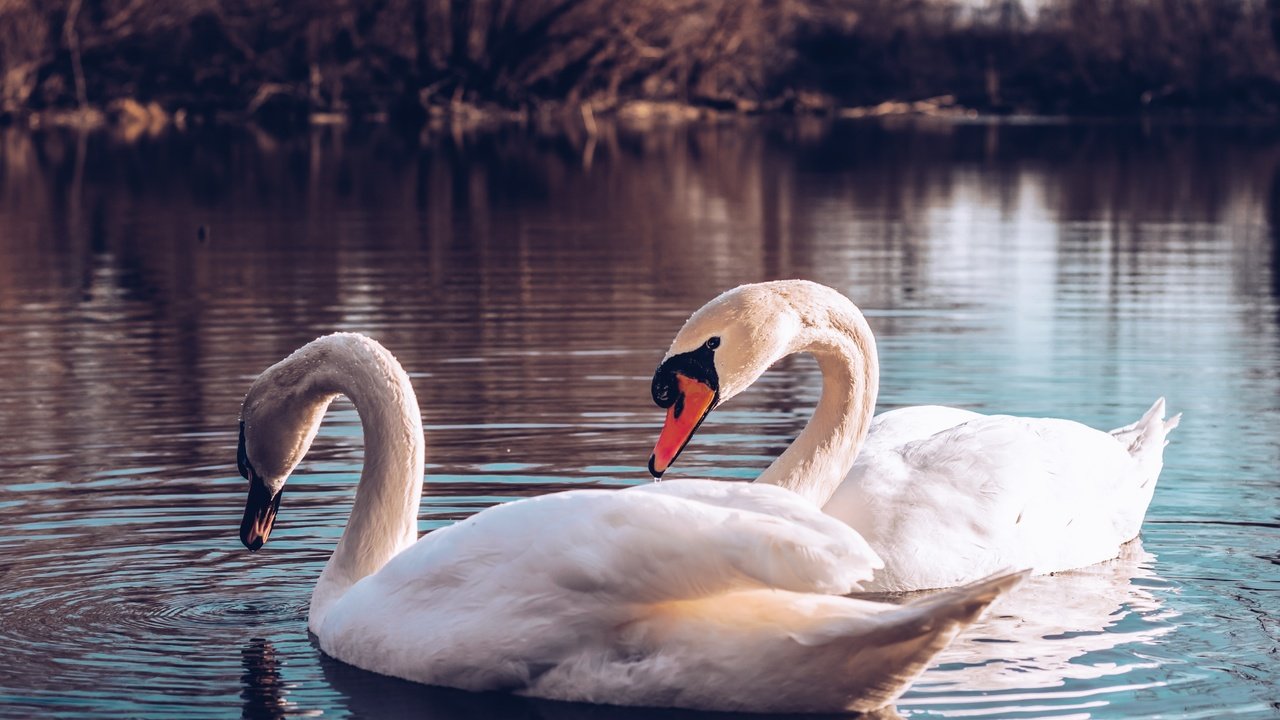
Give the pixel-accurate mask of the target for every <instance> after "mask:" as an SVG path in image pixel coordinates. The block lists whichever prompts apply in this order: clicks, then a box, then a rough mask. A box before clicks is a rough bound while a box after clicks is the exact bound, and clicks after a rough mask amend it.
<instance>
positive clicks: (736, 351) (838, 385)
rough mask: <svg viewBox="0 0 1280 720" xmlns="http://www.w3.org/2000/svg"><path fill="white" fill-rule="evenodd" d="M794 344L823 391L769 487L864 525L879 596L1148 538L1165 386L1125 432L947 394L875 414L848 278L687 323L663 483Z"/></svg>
mask: <svg viewBox="0 0 1280 720" xmlns="http://www.w3.org/2000/svg"><path fill="white" fill-rule="evenodd" d="M794 353H808V354H811V355H813V356H814V357H815V358H816V359H817V361H818V367H819V369H820V370H821V373H822V396H821V399H820V400H819V401H818V405H817V408H816V409H815V410H814V413H813V417H812V418H811V419H810V421H809V423H808V424H807V425H806V426H805V428H804V430H803V431H802V432H801V433H800V434H799V436H798V437H796V439H795V440H794V441H793V442H792V443H791V444H790V446H789V447H787V449H786V450H785V451H784V452H783V453H782V455H780V456H779V457H778V458H777V459H776V460H774V462H773V463H772V464H771V465H770V466H769V467H768V468H766V469H765V470H764V472H763V473H761V474H760V476H759V477H758V478H757V479H756V480H755V483H754V484H757V485H776V486H780V487H783V488H787V489H788V490H791V491H793V492H794V493H796V494H798V495H799V496H801V497H803V498H805V499H806V500H807V501H809V502H810V503H812V504H814V505H816V506H819V507H821V508H822V509H823V510H824V512H826V513H827V514H829V515H831V516H833V517H836V518H838V519H840V520H842V521H844V522H845V523H846V524H848V525H849V526H850V527H852V528H853V529H855V530H857V531H858V533H859V534H861V535H862V536H863V537H864V538H865V539H866V540H867V542H868V543H869V544H870V545H871V547H872V549H873V550H875V552H876V553H877V554H878V555H879V556H880V557H881V559H883V561H884V563H885V567H884V569H883V570H882V571H880V572H878V573H876V576H875V578H874V579H873V580H872V581H870V582H869V583H867V584H866V588H867V589H868V590H874V591H877V592H906V591H915V590H924V589H930V588H945V587H953V586H957V585H962V584H964V583H967V582H972V581H974V580H976V579H978V578H981V577H983V576H985V575H987V574H989V573H990V572H993V571H995V570H996V569H998V568H1001V567H1010V566H1011V567H1026V568H1030V569H1031V570H1032V571H1033V573H1035V574H1045V573H1052V572H1057V571H1062V570H1069V569H1074V568H1080V567H1085V566H1088V565H1092V564H1094V563H1098V562H1102V561H1104V560H1108V559H1110V558H1114V557H1116V556H1117V555H1118V554H1119V553H1120V549H1121V546H1122V545H1123V544H1124V543H1126V542H1128V541H1130V540H1132V539H1133V538H1135V537H1137V535H1138V532H1139V529H1140V528H1141V525H1142V520H1143V517H1144V516H1145V514H1146V510H1147V506H1148V505H1149V504H1150V502H1151V498H1152V495H1153V493H1154V491H1155V487H1156V481H1157V478H1158V477H1159V474H1160V470H1161V468H1162V467H1163V454H1164V447H1165V445H1166V439H1165V438H1166V435H1167V434H1168V433H1169V432H1170V431H1171V430H1172V429H1173V428H1175V427H1177V425H1178V422H1179V419H1180V418H1181V415H1175V416H1174V417H1172V418H1170V419H1168V420H1166V419H1164V414H1165V401H1164V398H1160V399H1159V400H1157V401H1156V402H1155V404H1154V405H1152V406H1151V408H1150V409H1149V410H1148V411H1147V412H1146V413H1145V414H1144V415H1143V416H1142V417H1141V418H1140V419H1139V420H1138V421H1137V422H1135V423H1133V424H1131V425H1127V426H1125V427H1122V428H1118V429H1115V430H1112V431H1110V432H1103V431H1101V430H1096V429H1093V428H1090V427H1087V426H1085V425H1082V424H1080V423H1077V422H1072V421H1069V420H1062V419H1055V418H1025V417H1014V416H1010V415H983V414H980V413H976V412H972V411H969V410H963V409H959V408H952V407H942V406H937V405H927V406H917V407H906V408H901V409H897V410H893V411H890V412H886V413H883V414H881V415H879V416H875V415H874V412H875V405H876V396H877V393H878V391H879V382H880V374H879V373H880V369H879V359H878V357H877V354H876V343H875V337H874V335H873V334H872V332H871V327H870V325H869V324H868V323H867V320H866V318H865V317H864V316H863V314H862V312H861V311H860V310H859V309H858V307H857V306H856V305H854V303H853V302H852V301H851V300H849V299H848V298H847V297H845V296H844V295H842V294H841V293H840V292H838V291H836V290H834V289H832V288H829V287H826V286H824V285H820V284H818V283H814V282H810V281H807V280H780V281H773V282H764V283H754V284H748V285H742V286H739V287H737V288H734V289H732V290H728V291H726V292H724V293H722V294H721V295H719V296H718V297H716V298H715V299H713V300H711V301H710V302H708V303H707V304H706V305H705V306H703V307H702V308H701V309H699V310H698V311H697V312H695V313H694V314H693V315H692V316H691V317H690V318H689V319H688V321H687V322H685V324H684V326H683V327H682V328H681V329H680V331H679V332H678V333H677V335H676V337H675V339H674V341H673V342H672V344H671V347H670V349H669V350H668V352H667V353H666V355H665V356H664V357H663V359H662V362H661V364H660V365H659V366H658V369H657V370H656V372H655V373H654V376H653V382H652V386H651V390H652V395H653V400H654V402H655V403H656V404H657V405H658V406H659V407H661V408H665V409H666V410H667V413H666V419H665V421H664V424H663V428H662V430H661V433H660V435H659V438H658V441H657V443H656V444H655V446H654V450H653V453H652V455H651V456H650V458H649V471H650V473H651V474H652V475H653V476H654V477H655V478H657V479H661V478H662V477H663V475H664V473H665V472H666V471H667V470H668V469H669V468H670V466H671V465H672V463H673V462H674V461H675V459H676V458H677V457H678V456H679V454H680V452H681V451H682V450H683V449H684V447H685V446H686V445H687V444H688V442H689V440H690V439H691V438H692V437H693V435H694V433H696V432H697V429H698V427H699V426H700V425H701V424H702V422H703V420H705V419H706V417H707V415H708V414H709V413H710V412H711V411H712V410H713V409H714V408H716V407H718V406H719V405H721V404H722V403H724V402H726V401H728V400H729V399H731V398H733V397H735V396H736V395H738V394H739V393H741V392H742V391H743V390H745V389H746V388H747V387H748V386H750V385H751V384H752V383H753V382H755V381H756V380H757V379H758V378H759V377H760V376H761V375H762V374H763V373H764V372H765V371H766V370H767V369H768V368H769V367H770V366H771V365H773V364H774V363H775V362H777V361H778V360H780V359H782V358H783V357H786V356H788V355H791V354H794Z"/></svg>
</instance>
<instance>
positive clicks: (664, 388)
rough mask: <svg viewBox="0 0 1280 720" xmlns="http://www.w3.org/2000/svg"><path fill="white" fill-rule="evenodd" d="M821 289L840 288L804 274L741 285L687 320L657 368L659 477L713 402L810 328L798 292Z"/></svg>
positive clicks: (652, 464) (653, 460) (653, 463)
mask: <svg viewBox="0 0 1280 720" xmlns="http://www.w3.org/2000/svg"><path fill="white" fill-rule="evenodd" d="M818 289H820V290H821V291H825V292H826V293H831V294H835V295H839V293H836V292H835V291H834V290H831V289H830V288H826V287H823V286H821V285H817V284H815V283H811V282H808V281H804V280H784V281H777V282H767V283H756V284H752V285H742V286H739V287H736V288H734V289H732V290H729V291H727V292H725V293H723V294H721V295H720V296H719V297H717V298H715V299H714V300H712V301H711V302H709V303H707V304H706V305H704V306H703V307H702V308H701V309H699V310H698V311H697V312H695V313H694V314H693V315H692V316H691V317H690V318H689V319H688V320H687V321H686V322H685V324H684V327H682V328H680V332H679V333H677V334H676V337H675V340H674V341H672V343H671V349H670V350H668V351H667V354H666V356H665V357H663V359H662V364H661V365H659V366H658V370H657V372H655V373H654V375H653V386H652V392H653V401H654V403H656V404H657V405H658V406H659V407H662V408H666V409H667V418H666V422H665V423H664V424H663V427H662V434H661V435H660V436H659V438H658V442H657V444H656V445H655V446H654V448H653V455H651V456H650V457H649V473H650V474H652V475H653V476H654V477H655V478H661V477H662V474H663V473H664V472H666V470H667V468H668V467H670V466H671V464H672V463H673V462H675V459H676V457H678V456H679V455H680V452H681V451H682V450H684V447H685V445H687V444H688V442H689V440H690V438H692V437H693V434H694V433H695V432H696V431H697V430H698V427H699V426H700V425H701V424H702V421H703V420H704V419H705V418H706V416H707V415H708V414H709V413H710V412H711V411H712V410H713V409H714V408H715V407H717V406H718V405H719V404H720V403H723V402H725V401H726V400H729V399H730V398H732V397H733V396H735V395H737V394H738V393H740V392H742V391H743V390H745V389H746V388H747V387H749V386H750V385H751V383H753V382H755V381H756V380H757V379H758V378H759V377H760V375H761V374H763V373H764V371H765V370H768V369H769V366H770V365H773V363H775V362H777V361H778V360H779V359H781V358H782V357H784V356H786V355H788V354H790V353H791V352H793V351H794V350H795V348H796V346H797V343H798V342H799V340H800V338H801V336H802V335H803V334H804V332H805V328H806V318H805V315H804V313H803V312H802V308H803V307H804V306H803V305H802V304H801V303H798V302H797V299H796V297H795V296H796V293H797V292H806V293H813V292H816V291H818ZM840 297H842V298H843V296H840ZM845 302H848V300H845Z"/></svg>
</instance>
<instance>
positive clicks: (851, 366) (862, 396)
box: [758, 308, 880, 506]
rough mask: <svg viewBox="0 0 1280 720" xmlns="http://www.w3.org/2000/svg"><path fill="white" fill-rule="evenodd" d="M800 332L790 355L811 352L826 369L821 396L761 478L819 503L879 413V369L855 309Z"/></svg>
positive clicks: (842, 474) (842, 475)
mask: <svg viewBox="0 0 1280 720" xmlns="http://www.w3.org/2000/svg"><path fill="white" fill-rule="evenodd" d="M831 316H832V320H831V322H829V323H823V324H821V325H818V326H817V328H816V329H814V330H812V331H810V332H807V333H804V334H802V335H801V336H800V337H799V338H798V339H797V342H796V343H795V345H794V346H793V347H792V348H791V350H790V352H789V353H787V354H794V353H801V352H807V353H810V354H811V355H813V356H814V357H815V358H816V359H817V361H818V367H819V369H820V370H821V372H822V397H821V399H820V400H819V401H818V407H817V408H816V409H815V410H814V413H813V417H811V418H810V419H809V422H808V424H807V425H805V428H804V430H803V431H801V433H800V435H799V436H798V437H796V439H795V441H794V442H792V443H791V446H790V447H788V448H787V450H786V452H784V453H783V454H782V455H781V456H780V457H779V458H778V459H777V460H775V461H774V463H773V464H772V465H770V466H769V467H768V468H767V469H766V470H765V471H764V473H763V474H762V475H761V476H760V477H759V479H758V482H764V483H770V484H773V485H781V486H782V487H785V488H788V489H790V490H792V491H793V492H796V493H798V494H800V495H802V496H804V497H805V498H806V499H808V500H809V501H811V502H813V503H816V504H817V505H819V506H822V505H825V504H826V502H827V501H828V500H830V499H831V496H832V495H833V494H834V493H835V491H836V488H838V487H839V486H840V483H841V482H843V481H844V478H845V476H846V475H848V474H849V470H851V469H852V468H853V462H854V460H855V459H856V458H857V455H858V450H859V449H860V448H861V447H862V443H863V441H864V440H865V439H866V437H867V431H868V430H869V429H870V426H871V419H872V416H873V415H874V413H875V405H876V395H877V393H878V392H879V385H880V368H879V361H878V359H877V356H876V346H875V337H874V336H873V335H872V333H871V328H870V326H869V325H867V321H866V319H865V318H864V317H863V316H862V313H861V312H858V311H857V309H856V308H854V309H853V310H852V312H844V313H832V314H831Z"/></svg>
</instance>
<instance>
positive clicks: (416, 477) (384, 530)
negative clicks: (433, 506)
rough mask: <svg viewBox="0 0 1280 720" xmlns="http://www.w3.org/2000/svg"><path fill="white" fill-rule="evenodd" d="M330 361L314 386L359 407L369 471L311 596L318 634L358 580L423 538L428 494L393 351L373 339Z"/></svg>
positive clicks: (415, 420) (417, 432) (414, 416)
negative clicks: (422, 511) (422, 507)
mask: <svg viewBox="0 0 1280 720" xmlns="http://www.w3.org/2000/svg"><path fill="white" fill-rule="evenodd" d="M361 340H362V339H361ZM330 359H331V367H330V368H327V369H326V371H325V372H324V373H323V377H322V378H321V379H320V380H319V381H318V382H317V383H316V386H315V387H316V388H317V391H319V392H325V393H327V394H329V395H330V396H331V397H332V396H335V395H339V394H341V395H346V396H347V397H348V398H350V399H351V402H352V403H353V404H354V405H355V406H356V412H358V413H359V415H360V424H361V426H362V428H363V432H364V444H365V452H364V468H363V470H362V471H361V473H360V483H359V485H358V486H357V487H356V497H355V502H354V503H353V505H352V508H351V515H350V517H349V518H348V519H347V526H346V529H345V530H343V532H342V538H341V539H339V540H338V546H337V548H336V549H334V551H333V556H332V557H330V558H329V562H328V564H326V565H325V568H324V571H323V572H322V573H321V574H320V579H319V580H318V581H317V582H316V588H315V591H314V592H313V593H312V595H311V609H310V615H309V618H308V625H309V627H310V628H311V630H312V632H315V631H316V630H317V629H318V628H319V627H320V624H321V623H322V622H323V620H324V616H325V613H326V612H327V611H328V609H329V607H330V606H331V605H332V603H333V602H334V601H335V600H337V599H338V598H340V597H342V595H343V594H344V593H345V592H346V591H347V590H348V589H350V587H351V586H352V585H354V584H355V583H356V582H357V581H359V580H360V579H361V578H363V577H365V576H367V575H371V574H373V573H375V572H377V571H378V570H379V569H381V568H382V566H383V565H385V564H386V563H387V561H388V560H390V559H391V558H393V557H395V556H396V555H397V554H399V553H400V552H401V551H402V550H404V549H405V548H407V547H408V546H410V545H412V544H413V543H414V541H416V540H417V537H418V503H419V501H420V499H421V497H422V477H423V456H424V448H423V445H424V440H423V435H422V417H421V415H420V414H419V410H418V400H417V397H416V396H415V395H414V392H413V386H412V385H411V384H410V383H409V376H408V375H407V374H406V373H405V371H404V369H403V368H401V367H400V364H399V363H398V362H397V361H396V360H395V358H394V357H392V356H391V354H390V353H389V352H387V351H386V350H385V349H383V348H382V347H381V346H377V345H375V344H373V343H371V342H360V341H353V342H350V343H347V344H346V351H344V352H340V353H334V354H333V355H331V356H330ZM330 399H331V398H330Z"/></svg>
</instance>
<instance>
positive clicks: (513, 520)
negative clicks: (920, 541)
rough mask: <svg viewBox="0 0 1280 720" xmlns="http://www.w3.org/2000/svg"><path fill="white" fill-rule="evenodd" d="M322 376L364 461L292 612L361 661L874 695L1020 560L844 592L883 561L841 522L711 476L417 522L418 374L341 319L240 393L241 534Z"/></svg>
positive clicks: (752, 691)
mask: <svg viewBox="0 0 1280 720" xmlns="http://www.w3.org/2000/svg"><path fill="white" fill-rule="evenodd" d="M338 395H346V396H347V397H348V398H350V399H351V401H352V402H353V403H354V405H355V407H356V410H357V412H358V413H359V416H360V420H361V424H362V426H363V432H364V438H365V444H366V451H365V463H364V468H363V470H362V472H361V476H360V482H359V484H358V486H357V488H356V493H355V501H354V504H353V506H352V509H351V514H350V517H349V519H348V521H347V525H346V528H345V529H344V531H343V533H342V535H341V537H340V539H339V540H338V543H337V547H336V549H335V550H334V552H333V555H332V556H331V557H330V558H329V561H328V563H327V564H326V565H325V567H324V569H323V571H322V572H321V573H320V577H319V579H318V580H317V582H316V586H315V589H314V591H313V593H312V596H311V604H310V609H309V615H308V620H307V624H308V628H309V629H310V631H311V632H312V633H314V634H315V636H316V638H317V639H318V642H319V645H320V648H321V650H323V651H324V652H325V653H326V654H328V655H329V656H331V657H333V658H336V659H337V660H340V661H343V662H345V663H348V664H350V665H354V666H356V667H359V668H362V669H365V670H370V671H373V672H375V673H381V674H383V675H390V676H395V677H399V678H403V679H406V680H411V681H415V682H419V683H425V684H429V685H439V686H447V687H453V688H460V689H463V690H471V691H507V692H512V693H516V694H520V695H526V696H531V697H538V698H549V699H555V700H572V701H584V702H594V703H606V704H614V705H647V706H664V707H683V708H693V709H703V710H747V711H756V712H766V711H789V712H790V711H824V712H825V711H831V710H845V709H852V710H873V709H876V708H880V707H883V706H885V705H887V704H888V703H890V702H892V701H893V700H894V699H895V698H897V697H898V696H899V695H900V694H901V693H902V692H903V691H904V690H905V689H906V687H907V686H908V685H909V683H910V682H911V680H912V679H913V678H914V677H915V676H917V675H918V674H919V673H920V672H922V671H923V670H924V668H925V667H926V666H927V665H928V664H929V660H930V658H932V657H933V656H934V655H935V654H936V653H937V652H939V651H940V650H942V649H943V648H944V647H945V646H946V645H947V644H948V643H949V642H950V641H951V639H952V638H953V637H954V636H955V635H956V633H957V632H959V631H960V630H961V629H962V628H963V627H965V626H966V625H968V624H970V623H972V622H973V621H974V620H975V619H976V618H977V617H978V616H979V614H980V613H981V612H982V610H983V609H984V608H985V607H986V606H987V605H988V604H989V603H990V602H991V601H993V600H994V599H995V598H996V597H997V596H999V595H1001V594H1002V593H1004V592H1005V591H1006V590H1008V589H1009V588H1010V587H1012V586H1013V585H1015V584H1017V582H1019V581H1020V580H1021V579H1022V577H1023V576H1024V575H1025V573H1006V574H1002V575H998V576H995V577H991V578H987V579H985V580H983V581H981V582H978V583H976V584H973V585H970V586H967V587H965V588H958V589H956V590H953V591H951V592H948V593H944V594H940V595H936V596H930V597H927V598H923V599H920V600H917V601H915V602H911V603H909V604H907V605H889V604H881V603H875V602H870V601H865V600H858V599H854V598H846V597H841V595H843V594H846V593H849V592H850V591H853V590H855V589H856V588H857V587H858V585H859V583H862V582H864V581H866V580H867V579H869V578H870V577H871V575H872V572H873V571H874V570H875V569H876V568H878V567H880V565H881V563H880V561H879V559H878V558H877V557H876V555H875V553H873V552H872V551H871V550H870V548H868V547H867V544H866V542H864V541H863V540H862V538H861V537H859V536H858V534H857V533H856V532H854V531H853V530H852V529H850V528H849V527H847V526H846V525H844V524H842V523H840V522H839V521H837V520H834V519H832V518H830V517H828V516H826V515H823V514H822V513H821V511H819V510H818V509H817V508H814V507H812V506H811V505H810V504H809V503H807V502H804V501H802V500H800V499H799V498H797V497H796V496H795V495H794V494H792V493H790V492H787V491H785V490H783V489H781V488H776V487H767V486H750V485H726V484H724V483H716V482H711V481H693V480H691V481H683V482H677V483H663V484H661V485H659V484H653V483H651V484H648V485H644V486H637V487H634V488H628V489H623V490H601V489H587V490H574V491H570V492H561V493H553V494H548V495H544V496H541V497H537V498H530V499H524V500H519V501H513V502H509V503H505V504H502V505H498V506H495V507H491V508H488V509H486V510H484V511H482V512H479V513H476V514H475V515H473V516H471V517H470V518H468V519H466V520H463V521H461V522H458V523H456V524H454V525H451V526H448V527H446V528H443V529H440V530H436V531H435V532H432V533H430V534H428V535H426V536H425V537H423V538H421V539H419V538H418V537H417V523H418V504H419V501H420V498H421V492H422V488H421V486H422V478H423V471H424V466H423V454H424V451H423V445H424V440H423V432H422V421H421V417H420V414H419V409H418V404H417V399H416V397H415V395H414V391H413V387H412V386H411V385H410V382H409V377H408V375H407V374H406V373H405V371H404V369H403V368H402V367H401V366H400V364H399V363H398V362H397V361H396V359H395V358H394V357H393V356H392V355H391V353H390V352H388V351H387V350H386V349H385V348H384V347H382V346H381V345H380V344H378V343H377V342H375V341H374V340H372V339H370V338H368V337H365V336H362V335H356V334H349V333H339V334H334V335H328V336H325V337H322V338H319V339H317V340H314V341H312V342H311V343H309V344H307V345H305V346H303V347H302V348H300V349H299V350H297V351H295V352H294V353H293V354H292V355H290V356H289V357H287V358H285V359H284V360H282V361H280V362H279V363H276V364H275V365H272V366H271V367H269V368H268V369H267V370H266V371H264V372H263V373H262V374H261V375H260V376H259V377H258V378H257V379H256V380H255V381H254V382H253V384H252V385H251V387H250V388H249V392H248V394H247V395H246V397H245V399H244V403H243V406H242V408H241V426H240V443H239V451H238V458H237V460H238V465H239V468H240V471H241V475H243V476H244V477H245V478H246V479H247V480H248V481H249V493H248V497H247V499H246V502H245V511H244V519H243V521H242V523H241V526H240V539H241V541H242V542H243V543H244V545H245V546H246V547H247V548H249V549H250V550H251V551H257V550H259V549H261V548H262V547H263V545H264V544H265V543H266V542H267V539H268V537H269V535H270V533H271V530H272V527H273V525H274V522H275V518H276V515H277V512H278V510H279V507H280V499H281V496H282V490H283V488H284V484H285V481H286V480H287V479H288V478H289V476H290V474H291V473H292V472H293V470H294V469H295V468H296V467H297V464H298V462H299V461H300V460H301V459H302V457H303V456H304V455H305V454H306V452H307V450H308V448H309V447H310V445H311V442H312V440H313V439H314V438H315V435H316V432H317V430H318V428H319V425H320V422H321V419H322V417H323V416H324V414H325V412H326V409H327V408H328V405H329V403H330V402H331V401H332V400H333V399H334V398H335V397H337V396H338Z"/></svg>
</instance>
